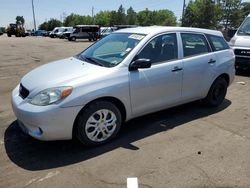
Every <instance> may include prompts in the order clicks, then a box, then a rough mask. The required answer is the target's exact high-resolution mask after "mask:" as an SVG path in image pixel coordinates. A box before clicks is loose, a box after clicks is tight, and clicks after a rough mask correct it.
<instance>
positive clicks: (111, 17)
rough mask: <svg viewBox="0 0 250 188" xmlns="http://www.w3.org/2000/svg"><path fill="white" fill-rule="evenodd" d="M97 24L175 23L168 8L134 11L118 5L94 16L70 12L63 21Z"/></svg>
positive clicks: (77, 23) (73, 23)
mask: <svg viewBox="0 0 250 188" xmlns="http://www.w3.org/2000/svg"><path fill="white" fill-rule="evenodd" d="M80 24H81V25H90V24H97V25H100V26H113V25H144V26H146V25H176V17H175V15H174V13H173V12H172V11H170V10H168V9H163V10H155V11H150V10H149V9H145V10H143V11H140V12H138V13H137V12H135V11H134V9H133V8H132V7H129V9H127V11H125V8H124V7H123V6H122V5H120V7H119V8H118V9H117V10H113V11H100V12H98V13H97V14H96V15H95V16H94V18H92V17H91V16H81V15H77V14H70V15H69V16H67V17H66V18H65V20H64V22H63V25H64V26H75V25H80Z"/></svg>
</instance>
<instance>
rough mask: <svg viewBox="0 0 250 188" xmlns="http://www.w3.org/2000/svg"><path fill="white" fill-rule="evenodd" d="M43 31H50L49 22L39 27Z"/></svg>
mask: <svg viewBox="0 0 250 188" xmlns="http://www.w3.org/2000/svg"><path fill="white" fill-rule="evenodd" d="M38 28H39V29H41V30H46V31H48V22H43V23H42V24H41V25H39V27H38Z"/></svg>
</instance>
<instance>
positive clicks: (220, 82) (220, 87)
mask: <svg viewBox="0 0 250 188" xmlns="http://www.w3.org/2000/svg"><path fill="white" fill-rule="evenodd" d="M227 87H228V84H227V81H226V80H225V79H224V78H218V79H217V80H215V81H214V83H213V84H212V86H211V88H210V90H209V92H208V94H207V96H206V98H205V99H203V102H204V104H205V105H207V106H210V107H217V106H219V105H220V104H221V103H222V102H223V100H224V99H225V96H226V94H227Z"/></svg>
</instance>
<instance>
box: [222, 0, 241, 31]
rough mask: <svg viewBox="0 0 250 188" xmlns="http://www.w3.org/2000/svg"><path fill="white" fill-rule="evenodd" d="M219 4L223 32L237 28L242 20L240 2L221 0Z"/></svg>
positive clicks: (236, 0) (237, 0)
mask: <svg viewBox="0 0 250 188" xmlns="http://www.w3.org/2000/svg"><path fill="white" fill-rule="evenodd" d="M219 4H220V6H221V10H222V18H221V21H222V24H223V26H224V28H225V30H227V28H231V27H238V26H239V25H240V23H241V22H242V18H243V12H242V10H241V6H242V5H241V0H221V1H219Z"/></svg>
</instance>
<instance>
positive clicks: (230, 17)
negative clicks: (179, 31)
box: [182, 0, 250, 29]
mask: <svg viewBox="0 0 250 188" xmlns="http://www.w3.org/2000/svg"><path fill="white" fill-rule="evenodd" d="M249 10H250V3H247V2H245V3H241V0H191V1H189V3H188V5H187V7H186V10H185V13H184V16H183V18H182V25H183V26H187V27H201V28H211V29H216V28H217V29H218V28H222V27H223V28H224V29H227V28H236V27H238V26H239V25H240V23H241V22H242V21H243V19H244V17H245V16H246V15H247V14H248V13H249Z"/></svg>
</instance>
